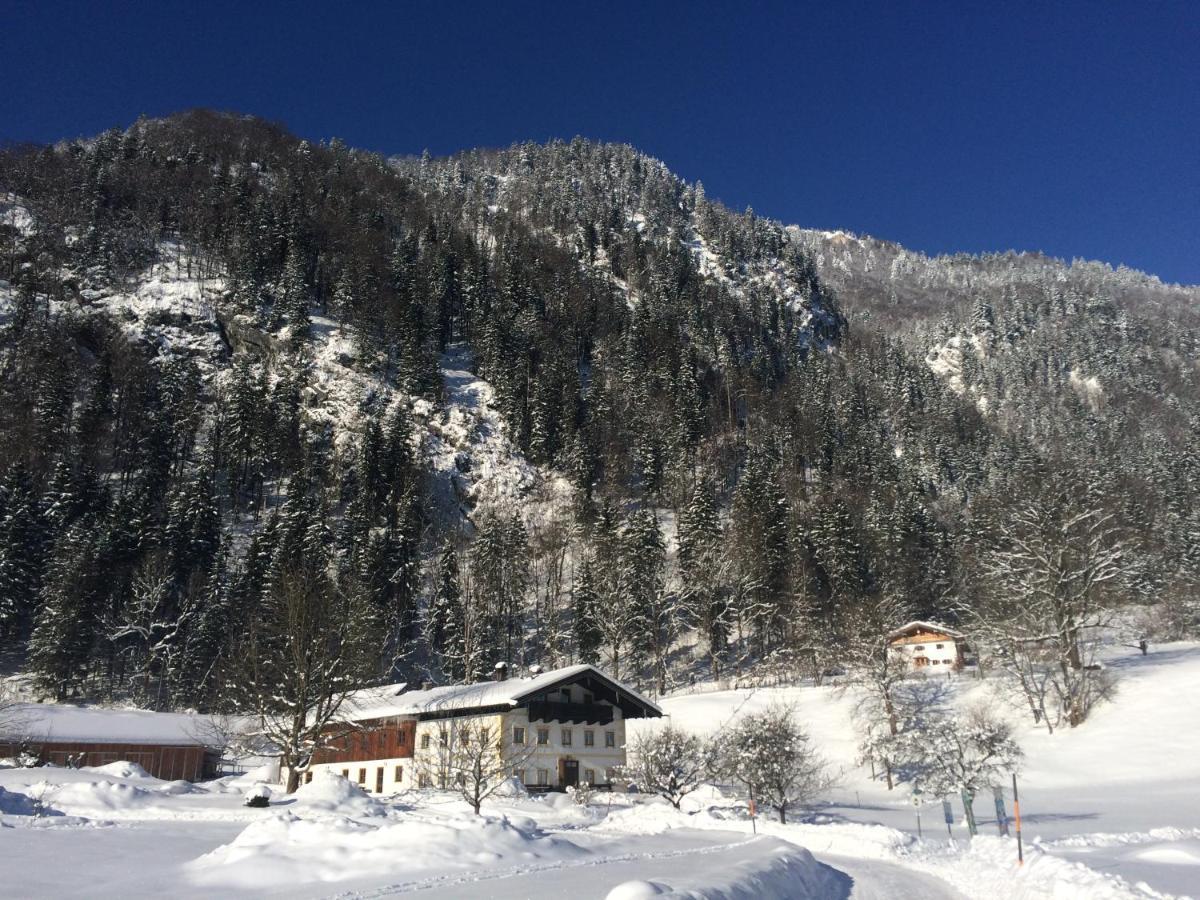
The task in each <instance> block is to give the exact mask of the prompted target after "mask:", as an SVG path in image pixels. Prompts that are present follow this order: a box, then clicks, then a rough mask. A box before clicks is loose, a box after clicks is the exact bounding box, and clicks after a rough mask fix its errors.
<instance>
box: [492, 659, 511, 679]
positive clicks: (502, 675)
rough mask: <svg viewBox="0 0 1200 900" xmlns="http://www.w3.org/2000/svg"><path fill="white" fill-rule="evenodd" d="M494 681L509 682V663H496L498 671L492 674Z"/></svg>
mask: <svg viewBox="0 0 1200 900" xmlns="http://www.w3.org/2000/svg"><path fill="white" fill-rule="evenodd" d="M492 679H493V680H494V681H507V680H508V663H506V662H498V663H496V669H495V671H494V672H493V673H492Z"/></svg>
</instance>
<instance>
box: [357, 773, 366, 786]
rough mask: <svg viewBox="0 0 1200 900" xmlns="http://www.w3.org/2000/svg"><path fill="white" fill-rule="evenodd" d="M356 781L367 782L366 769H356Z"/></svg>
mask: <svg viewBox="0 0 1200 900" xmlns="http://www.w3.org/2000/svg"><path fill="white" fill-rule="evenodd" d="M358 783H359V784H366V783H367V770H366V769H359V770H358Z"/></svg>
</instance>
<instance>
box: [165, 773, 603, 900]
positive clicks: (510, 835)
mask: <svg viewBox="0 0 1200 900" xmlns="http://www.w3.org/2000/svg"><path fill="white" fill-rule="evenodd" d="M313 783H314V784H315V783H316V782H315V781H314V782H313ZM518 824H521V825H522V826H523V827H518ZM586 854H587V851H586V850H583V849H582V848H580V847H578V846H577V845H575V844H574V843H572V842H570V841H568V840H565V839H561V838H553V837H544V836H542V835H540V834H539V833H538V832H537V831H536V830H533V829H530V828H528V827H527V825H526V824H525V823H514V822H512V821H510V820H508V819H505V818H499V819H496V818H487V817H477V816H462V817H460V818H454V819H441V820H432V819H429V818H420V817H400V818H390V819H384V820H382V821H380V820H376V821H374V822H371V821H362V820H360V819H351V818H347V817H336V818H322V819H305V818H301V817H299V816H296V815H293V814H292V813H290V812H284V813H277V814H275V815H273V816H271V817H270V818H268V819H265V820H263V821H261V822H256V823H254V824H252V825H250V826H249V827H247V828H246V829H245V830H244V831H243V832H242V833H241V834H239V835H238V836H237V837H236V838H235V839H234V840H233V841H231V842H230V843H228V844H225V845H223V846H220V847H218V848H217V849H215V850H213V851H212V852H210V853H207V854H205V855H204V856H202V857H200V858H199V859H198V860H196V861H195V862H194V863H193V864H191V866H189V873H190V876H191V878H192V880H193V881H194V882H195V883H196V884H198V885H204V886H209V887H217V886H225V887H238V888H243V889H251V890H252V889H257V888H265V887H267V886H277V885H279V884H281V883H291V884H300V883H304V882H313V881H322V882H328V881H342V880H346V879H351V878H380V877H386V878H391V879H397V880H402V881H405V882H408V881H412V880H414V879H419V878H430V877H434V876H436V877H441V876H445V875H446V874H448V873H454V872H461V871H463V870H466V869H472V868H478V867H487V868H489V869H493V868H494V867H496V866H501V865H504V864H506V863H508V864H515V863H521V864H523V865H527V864H529V863H530V862H533V861H538V860H545V861H559V860H569V859H576V858H579V857H581V856H584V855H586Z"/></svg>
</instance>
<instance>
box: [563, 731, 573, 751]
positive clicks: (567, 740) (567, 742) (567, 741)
mask: <svg viewBox="0 0 1200 900" xmlns="http://www.w3.org/2000/svg"><path fill="white" fill-rule="evenodd" d="M562 745H563V746H564V747H570V746H571V729H570V728H564V729H563V730H562Z"/></svg>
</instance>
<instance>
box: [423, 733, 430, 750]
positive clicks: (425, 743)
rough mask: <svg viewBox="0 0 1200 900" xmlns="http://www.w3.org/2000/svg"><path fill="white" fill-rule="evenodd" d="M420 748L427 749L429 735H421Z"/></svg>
mask: <svg viewBox="0 0 1200 900" xmlns="http://www.w3.org/2000/svg"><path fill="white" fill-rule="evenodd" d="M421 749H422V750H428V749H429V735H427V734H423V735H421Z"/></svg>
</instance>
